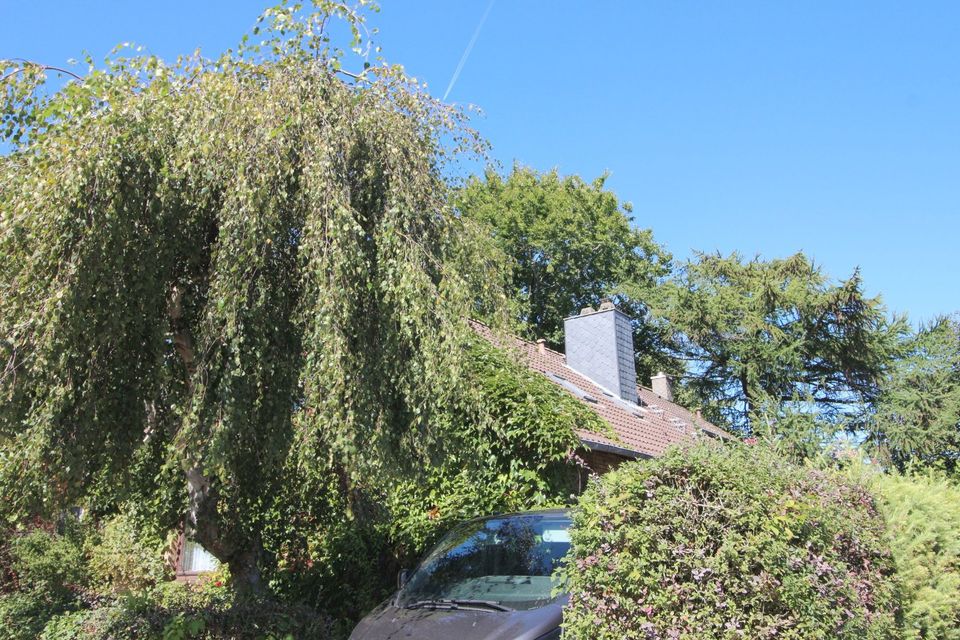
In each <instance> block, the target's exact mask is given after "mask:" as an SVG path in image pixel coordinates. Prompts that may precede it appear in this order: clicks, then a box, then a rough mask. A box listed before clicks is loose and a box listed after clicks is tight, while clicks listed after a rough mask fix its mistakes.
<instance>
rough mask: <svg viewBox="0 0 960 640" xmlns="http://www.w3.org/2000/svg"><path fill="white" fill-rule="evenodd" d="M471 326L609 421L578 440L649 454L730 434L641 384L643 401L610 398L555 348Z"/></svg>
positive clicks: (474, 324) (584, 433)
mask: <svg viewBox="0 0 960 640" xmlns="http://www.w3.org/2000/svg"><path fill="white" fill-rule="evenodd" d="M471 326H472V327H473V330H474V331H475V332H476V333H477V334H478V335H480V336H482V337H484V338H485V339H487V340H489V341H490V342H493V343H494V344H497V345H498V346H502V347H508V348H512V349H514V350H515V351H517V352H518V354H519V356H520V359H521V361H523V362H525V363H526V364H527V366H528V367H530V368H531V369H532V370H534V371H537V372H539V373H542V374H543V375H544V376H545V377H546V378H547V379H548V380H550V381H551V382H553V383H555V384H557V386H559V387H560V388H562V389H565V390H566V391H568V392H570V393H571V395H573V396H574V397H577V398H578V399H579V400H581V402H583V403H584V404H585V405H586V406H588V407H590V409H592V410H593V411H596V412H597V414H598V415H599V416H600V417H601V418H603V419H604V420H605V421H606V422H607V423H608V424H609V425H610V427H611V430H612V432H613V433H612V434H600V433H594V432H592V431H579V432H578V435H579V436H580V440H581V441H582V442H583V443H584V444H585V445H586V446H587V447H588V448H595V449H596V448H599V449H609V448H613V449H616V450H623V451H622V453H624V454H625V455H633V456H635V457H637V456H640V457H646V456H651V457H652V456H659V455H661V454H663V452H664V451H665V450H666V449H667V448H668V447H670V446H671V445H674V444H679V443H681V442H685V441H691V440H693V439H695V438H697V437H701V436H702V435H703V434H706V435H708V436H714V437H719V438H730V437H731V436H730V434H729V433H727V432H726V431H724V430H723V429H721V428H720V427H718V426H716V425H714V424H711V423H710V422H708V421H707V420H705V419H703V418H701V417H698V416H697V415H696V414H694V413H692V412H690V411H688V410H687V409H684V408H683V407H681V406H680V405H677V404H674V403H673V402H670V401H668V400H665V399H664V398H661V397H660V396H658V395H657V394H655V393H654V392H653V391H652V390H650V389H648V388H646V387H643V386H639V387H638V388H637V392H638V394H639V397H640V402H641V405H643V406H640V405H635V404H632V403H630V402H627V401H625V400H621V399H620V398H618V397H615V395H614V394H612V393H611V392H610V391H608V390H606V389H603V388H602V387H600V386H598V385H597V384H596V383H594V382H593V381H592V380H590V379H589V378H587V377H585V376H583V375H581V374H579V373H577V372H576V371H574V370H573V369H571V368H570V367H568V366H567V363H566V358H565V357H564V355H563V354H562V353H560V352H558V351H554V350H552V349H548V348H546V347H544V348H543V349H542V351H541V348H540V345H538V344H536V343H533V342H528V341H526V340H523V339H521V338H517V337H515V336H509V335H507V336H503V337H498V336H497V335H495V334H494V332H493V331H492V330H491V329H490V328H489V327H488V326H486V325H484V324H483V323H480V322H477V321H473V320H471ZM557 378H560V380H558V379H557ZM564 382H566V383H567V384H569V385H572V386H573V387H575V388H577V389H579V390H580V391H582V392H583V393H584V394H586V395H589V396H591V398H592V399H595V400H596V401H597V402H596V403H594V402H590V401H587V400H585V399H584V398H581V397H579V396H578V395H577V394H574V393H572V391H571V389H569V388H567V387H566V385H565V384H564Z"/></svg>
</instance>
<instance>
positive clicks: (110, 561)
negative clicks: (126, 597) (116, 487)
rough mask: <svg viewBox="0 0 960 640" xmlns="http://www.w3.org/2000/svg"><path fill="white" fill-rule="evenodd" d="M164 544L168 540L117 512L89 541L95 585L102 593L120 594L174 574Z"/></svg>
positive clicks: (143, 587)
mask: <svg viewBox="0 0 960 640" xmlns="http://www.w3.org/2000/svg"><path fill="white" fill-rule="evenodd" d="M164 547H165V541H163V540H160V539H155V538H152V537H151V536H149V535H148V534H147V533H146V532H143V531H140V530H138V528H137V527H136V526H134V523H133V521H132V520H131V519H130V518H128V517H126V516H123V515H118V516H114V517H113V518H111V519H109V520H107V521H106V522H105V523H103V525H102V526H101V527H100V529H99V531H98V534H97V535H96V536H94V537H93V539H92V540H91V542H90V544H88V549H87V551H88V555H89V560H88V562H89V568H90V574H91V580H92V582H93V585H94V587H95V588H96V589H97V591H98V592H100V593H106V594H117V595H119V594H122V593H127V592H136V591H142V590H144V589H146V588H148V587H152V586H154V585H156V584H158V583H160V582H163V581H164V580H166V579H168V578H171V577H173V576H172V575H171V571H170V568H169V567H168V566H167V563H166V562H164V558H163V551H164Z"/></svg>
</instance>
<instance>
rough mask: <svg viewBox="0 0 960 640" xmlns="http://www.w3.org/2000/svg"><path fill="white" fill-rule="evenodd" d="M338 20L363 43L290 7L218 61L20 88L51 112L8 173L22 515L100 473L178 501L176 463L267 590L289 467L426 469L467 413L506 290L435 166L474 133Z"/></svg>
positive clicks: (0, 189)
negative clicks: (351, 49) (457, 410)
mask: <svg viewBox="0 0 960 640" xmlns="http://www.w3.org/2000/svg"><path fill="white" fill-rule="evenodd" d="M337 15H339V16H342V17H346V18H347V20H348V24H349V25H350V26H351V27H352V28H353V30H354V37H355V42H354V44H357V41H358V39H359V38H360V36H361V35H362V29H361V27H362V15H360V14H359V13H357V12H356V11H354V10H352V9H349V8H347V7H345V6H344V5H341V4H339V3H332V2H320V3H318V5H317V11H315V12H314V13H303V12H299V11H298V7H297V6H291V7H285V6H281V7H278V8H275V9H273V10H270V11H268V12H267V13H266V14H265V17H264V19H263V23H262V25H263V26H262V29H263V31H262V32H261V35H262V36H263V38H264V44H257V45H252V44H249V42H245V43H244V44H243V45H242V46H241V47H240V48H239V49H238V50H237V51H236V52H227V53H226V54H224V55H223V56H221V57H220V58H218V59H216V60H206V59H202V58H199V57H191V58H184V59H181V60H180V61H178V62H177V63H176V64H172V65H170V64H167V63H165V62H163V61H161V60H159V59H157V58H154V57H130V58H125V57H116V58H114V59H112V60H111V61H110V62H109V63H108V66H107V68H106V69H105V70H98V69H91V70H90V72H89V74H88V75H87V76H86V77H85V78H84V79H82V80H78V81H74V82H70V83H68V84H67V85H66V86H65V87H64V88H63V89H62V90H59V91H56V92H53V93H52V94H49V95H41V94H40V93H29V92H27V93H24V92H23V91H20V90H19V89H17V90H16V91H13V92H12V93H8V94H5V95H7V96H8V103H7V104H6V106H5V109H4V111H5V113H13V112H15V111H16V110H17V109H21V110H23V109H26V110H28V111H30V113H31V114H32V116H31V118H28V119H26V120H24V119H16V118H15V123H14V125H13V126H14V129H15V132H14V134H13V135H12V137H13V139H14V141H18V140H23V143H22V144H20V145H19V146H17V147H16V149H15V151H14V153H12V154H11V155H9V156H7V157H5V158H4V159H3V161H2V163H0V214H2V217H0V335H3V336H4V342H3V344H2V346H0V349H2V357H3V362H4V369H3V375H2V379H0V494H2V496H3V506H4V510H5V511H6V512H7V513H9V514H11V515H12V516H18V515H19V516H26V515H28V514H30V513H32V512H36V511H38V510H40V511H46V512H50V511H52V510H53V509H55V508H56V507H57V506H58V505H64V504H70V503H73V502H76V501H80V500H83V499H84V497H85V496H86V495H87V494H91V493H96V494H97V495H99V496H104V495H106V493H107V491H106V490H105V489H104V487H113V489H112V494H111V495H110V498H111V499H112V500H114V501H120V500H132V501H137V502H144V503H155V504H163V503H164V499H161V498H160V497H158V496H157V495H156V494H157V491H158V490H159V491H162V492H167V491H168V490H169V486H164V487H157V483H156V482H153V481H152V479H153V478H155V477H162V478H165V479H168V480H170V481H172V482H174V483H175V489H176V490H177V491H178V492H179V496H180V504H179V506H180V508H181V512H182V511H184V510H185V511H186V512H187V518H188V522H189V525H190V526H191V528H192V529H193V531H194V535H195V537H196V538H197V540H198V541H199V542H201V543H202V544H203V545H204V547H206V548H207V549H208V550H209V551H211V552H212V553H213V554H214V555H215V556H217V557H218V558H219V559H220V560H222V561H224V562H226V563H228V564H229V565H230V566H231V568H232V569H233V574H234V576H235V577H236V578H237V579H238V580H240V581H242V582H248V583H249V584H250V585H251V586H253V587H256V586H257V585H258V584H259V571H258V567H259V566H260V564H261V557H262V539H261V538H262V531H263V529H264V527H265V522H264V516H265V514H266V513H268V511H269V505H270V504H271V502H272V501H273V499H274V496H276V495H277V494H278V493H279V492H280V482H281V481H282V479H284V478H285V475H284V474H285V470H286V469H289V468H296V469H298V471H299V472H300V473H301V474H302V475H307V476H309V475H311V474H326V473H328V472H329V471H330V467H331V465H330V464H329V463H328V461H330V460H335V461H336V462H335V464H334V465H333V466H334V467H336V470H337V471H338V472H339V473H340V474H341V475H342V477H343V478H345V479H346V482H347V486H349V484H350V483H352V482H356V481H358V479H359V478H363V477H369V476H371V475H376V474H386V475H389V474H390V473H391V472H396V471H398V470H404V469H415V468H416V467H417V464H416V462H417V461H418V460H420V459H421V458H422V456H423V455H424V452H425V451H426V450H427V449H428V448H429V443H430V441H431V437H432V436H433V433H432V430H431V425H433V424H434V423H435V420H433V417H434V416H436V415H438V414H440V413H442V411H443V409H444V408H445V407H447V406H448V405H450V404H451V403H457V402H462V398H463V397H465V396H464V391H465V384H464V378H463V375H462V371H463V358H464V353H465V351H464V349H463V346H464V342H465V340H466V339H467V338H468V337H469V335H470V332H469V329H468V328H467V327H466V324H465V322H464V320H463V318H464V316H465V315H466V314H467V313H468V312H469V311H470V310H472V309H473V308H475V305H476V304H477V300H478V299H479V300H485V301H488V302H489V304H486V305H485V306H486V307H488V308H496V306H497V305H498V302H497V301H498V295H499V294H498V289H497V286H498V285H497V283H498V282H500V278H499V274H498V272H497V271H496V265H495V264H492V263H490V262H486V261H483V262H476V263H472V264H470V267H471V269H470V271H471V273H472V274H473V275H474V276H476V279H475V280H474V282H473V284H471V283H469V282H468V281H467V280H466V279H465V278H463V277H461V276H460V275H459V273H461V272H462V271H461V270H462V269H463V268H464V267H465V265H464V260H466V259H468V258H469V257H470V256H471V255H473V254H472V253H471V251H469V250H465V249H464V248H463V245H464V244H467V245H469V238H470V232H469V229H470V225H469V224H468V223H465V222H463V221H461V220H458V219H457V218H456V217H454V216H453V215H451V213H450V209H449V207H448V206H447V202H446V189H445V185H444V181H443V177H442V171H443V167H444V166H445V163H446V162H447V160H448V158H449V157H450V156H451V154H456V153H459V150H462V149H464V148H467V147H472V146H473V147H476V145H477V144H478V143H476V138H475V136H474V135H473V134H472V132H470V131H469V130H467V129H465V128H464V126H463V115H462V114H461V113H460V112H457V111H455V110H452V109H450V108H447V107H444V106H443V105H440V104H438V103H437V102H436V101H434V100H432V99H431V98H430V97H429V96H428V95H427V94H426V93H425V92H424V91H422V89H421V88H420V87H419V86H418V85H416V84H414V83H412V82H411V81H409V80H408V79H407V78H406V77H404V76H403V74H402V73H401V72H400V71H399V70H398V69H396V68H393V67H387V66H386V65H376V66H372V67H370V68H369V69H367V70H366V71H364V72H363V74H361V75H360V77H359V79H357V80H356V81H353V80H350V81H344V80H342V79H341V74H338V71H339V70H340V69H341V57H342V56H341V55H340V54H339V53H338V52H337V50H336V48H335V47H334V46H333V45H332V44H331V43H330V38H329V35H328V33H329V30H328V29H327V22H328V21H329V19H330V18H331V17H332V16H337ZM41 75H42V74H41ZM34 76H35V74H20V75H18V76H17V78H24V77H26V78H33V77H34ZM11 95H12V96H13V97H12V98H10V96H11ZM25 96H30V97H29V98H28V97H25ZM9 100H12V102H9ZM18 118H19V116H18ZM24 127H25V128H24ZM450 262H453V263H455V264H456V265H457V266H458V269H457V270H452V269H450V268H448V264H449V263H450ZM480 274H486V277H481V275H480ZM477 282H482V283H484V286H485V287H486V289H485V290H480V291H478V290H477V289H476V287H475V286H474V284H475V283H477ZM131 460H143V461H144V462H143V464H142V465H141V471H142V473H137V474H135V473H133V471H135V470H136V468H137V467H136V466H134V467H131V465H130V461H131ZM143 479H147V481H146V482H141V481H142V480H143ZM165 495H166V494H165ZM175 506H177V505H175ZM155 513H156V514H164V515H165V516H166V517H170V515H171V513H175V510H173V509H169V510H168V509H166V508H162V509H157V510H156V512H155ZM160 524H164V525H166V526H167V527H172V526H174V525H175V524H176V521H174V520H171V521H168V522H166V523H160Z"/></svg>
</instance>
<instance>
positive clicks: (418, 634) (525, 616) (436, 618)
mask: <svg viewBox="0 0 960 640" xmlns="http://www.w3.org/2000/svg"><path fill="white" fill-rule="evenodd" d="M562 617H563V608H562V607H561V605H560V604H548V605H546V606H543V607H540V608H538V609H531V610H529V611H486V610H482V611H475V610H472V609H453V610H451V609H403V608H399V607H394V606H393V605H392V604H391V603H389V602H388V603H385V604H383V605H380V606H379V607H377V608H376V609H374V610H373V611H372V612H370V614H369V615H367V617H366V618H364V619H363V620H362V621H361V622H360V624H359V625H357V628H356V629H354V631H353V634H351V636H350V640H388V639H389V640H434V639H436V640H450V639H451V638H455V639H456V640H535V639H536V638H539V637H540V636H542V635H543V634H545V633H548V632H550V631H553V630H554V629H556V628H557V627H559V626H560V622H561V620H562Z"/></svg>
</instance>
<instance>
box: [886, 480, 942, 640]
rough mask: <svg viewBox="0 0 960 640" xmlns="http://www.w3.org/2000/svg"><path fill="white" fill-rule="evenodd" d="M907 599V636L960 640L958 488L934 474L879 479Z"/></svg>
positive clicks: (905, 604)
mask: <svg viewBox="0 0 960 640" xmlns="http://www.w3.org/2000/svg"><path fill="white" fill-rule="evenodd" d="M874 486H875V488H876V492H877V493H878V495H879V497H880V506H881V510H882V511H883V514H884V517H885V518H886V520H887V526H888V529H889V532H890V546H891V549H892V550H893V556H894V559H895V561H896V563H897V571H898V574H899V577H900V581H901V584H902V589H903V596H904V623H905V624H904V626H905V634H904V637H905V638H908V639H914V638H916V639H920V638H924V639H930V640H932V639H936V640H960V488H958V487H957V485H956V484H952V483H951V482H950V481H949V480H947V479H945V478H942V477H939V476H937V475H935V474H933V473H930V474H926V475H917V476H905V475H899V474H890V475H878V476H876V477H875V478H874Z"/></svg>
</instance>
